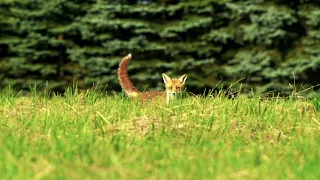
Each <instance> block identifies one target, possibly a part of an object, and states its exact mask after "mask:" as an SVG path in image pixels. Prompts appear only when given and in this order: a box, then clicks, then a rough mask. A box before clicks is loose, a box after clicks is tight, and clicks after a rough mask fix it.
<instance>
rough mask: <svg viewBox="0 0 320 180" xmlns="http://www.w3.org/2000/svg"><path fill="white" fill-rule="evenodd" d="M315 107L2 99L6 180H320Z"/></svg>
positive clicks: (0, 161) (82, 96)
mask: <svg viewBox="0 0 320 180" xmlns="http://www.w3.org/2000/svg"><path fill="white" fill-rule="evenodd" d="M315 104H316V103H315V101H313V102H311V101H310V102H309V101H307V100H291V99H287V100H284V99H276V98H275V99H269V100H261V99H260V98H259V97H253V98H247V97H245V96H242V95H240V96H239V97H237V98H235V99H228V98H226V97H223V96H222V95H218V96H216V97H212V96H206V97H203V96H202V97H200V96H199V97H196V96H190V97H187V98H185V99H179V100H176V101H174V102H173V103H172V104H170V105H168V106H167V105H165V104H163V103H159V102H154V103H145V104H141V103H139V101H134V100H130V99H128V98H126V97H125V96H123V95H108V94H106V93H103V92H100V91H97V90H87V91H79V90H77V89H76V88H69V89H67V90H66V92H65V94H63V95H54V94H50V93H49V92H47V93H45V94H39V93H37V91H36V90H35V89H32V88H31V93H30V94H29V95H27V96H21V95H19V94H16V93H14V92H12V91H10V90H7V91H4V92H3V93H1V94H0V174H1V177H2V178H3V179H13V178H15V179H26V178H28V179H31V178H32V179H33V178H36V179H41V178H48V179H58V178H63V179H66V178H68V179H86V178H87V179H88V178H90V179H119V178H121V179H142V178H149V179H150V178H151V179H159V178H160V179H177V178H179V179H199V178H200V179H203V178H207V179H209V178H216V179H237V178H238V179H260V178H263V179H274V178H276V179H318V178H319V177H320V171H319V169H320V150H319V147H320V123H319V122H320V118H319V112H318V109H317V107H315Z"/></svg>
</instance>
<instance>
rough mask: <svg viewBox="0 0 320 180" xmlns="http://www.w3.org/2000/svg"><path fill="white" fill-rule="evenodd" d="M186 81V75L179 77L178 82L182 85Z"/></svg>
mask: <svg viewBox="0 0 320 180" xmlns="http://www.w3.org/2000/svg"><path fill="white" fill-rule="evenodd" d="M186 80H187V74H184V75H182V76H181V77H179V81H180V82H181V83H182V84H184V83H185V82H186Z"/></svg>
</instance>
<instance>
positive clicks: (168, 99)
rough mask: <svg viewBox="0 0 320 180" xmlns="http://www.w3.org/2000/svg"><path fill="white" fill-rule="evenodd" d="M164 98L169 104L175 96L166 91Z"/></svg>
mask: <svg viewBox="0 0 320 180" xmlns="http://www.w3.org/2000/svg"><path fill="white" fill-rule="evenodd" d="M166 98H167V104H169V103H170V100H172V99H174V98H175V96H174V95H172V94H171V93H170V92H168V91H166Z"/></svg>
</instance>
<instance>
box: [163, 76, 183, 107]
mask: <svg viewBox="0 0 320 180" xmlns="http://www.w3.org/2000/svg"><path fill="white" fill-rule="evenodd" d="M162 78H163V82H164V84H165V85H166V94H167V103H168V101H169V99H171V98H173V97H174V96H175V95H176V94H178V93H180V92H181V90H182V89H183V87H184V84H185V82H186V80H187V74H184V75H182V76H181V77H179V78H170V77H169V76H168V75H166V74H165V73H162Z"/></svg>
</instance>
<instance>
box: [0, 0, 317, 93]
mask: <svg viewBox="0 0 320 180" xmlns="http://www.w3.org/2000/svg"><path fill="white" fill-rule="evenodd" d="M0 12H1V13H0V26H1V28H0V53H1V54H0V86H1V87H5V86H7V85H9V84H10V85H11V86H12V87H14V88H15V89H17V90H19V89H26V88H27V87H28V85H33V84H37V85H38V86H39V87H44V86H45V84H46V82H48V85H49V87H48V88H49V89H52V90H56V91H61V90H63V89H64V88H66V87H67V86H71V85H72V83H73V82H74V81H76V82H77V83H78V86H79V88H89V87H92V85H93V84H94V83H99V84H100V85H102V86H106V85H107V90H108V91H120V86H119V83H118V80H117V75H116V74H117V73H116V71H117V68H118V64H119V62H120V60H121V59H122V57H123V56H124V55H126V54H128V53H129V52H131V53H132V54H133V61H132V62H131V65H130V70H129V74H130V76H131V79H132V81H133V82H134V84H135V85H136V86H137V87H138V89H140V90H144V89H146V88H147V89H153V90H155V89H157V90H161V89H163V83H162V79H161V73H162V72H166V73H167V74H169V75H171V76H179V75H181V74H183V73H187V74H188V80H187V84H188V85H187V88H188V91H191V92H194V93H201V92H203V90H204V89H205V88H212V87H216V86H217V85H218V84H219V85H224V86H229V85H230V84H231V83H232V82H235V81H237V80H238V79H241V78H245V79H244V80H243V81H241V82H242V83H243V90H244V91H245V92H248V91H250V90H251V89H253V90H255V91H258V92H267V91H273V90H275V91H278V92H280V93H283V94H289V93H291V92H292V88H291V87H290V86H289V83H293V81H294V80H295V82H296V86H297V87H298V88H300V87H302V88H305V87H309V86H311V85H316V84H319V83H320V80H318V78H317V75H318V73H319V67H320V48H319V47H320V29H319V26H320V3H319V2H318V1H307V0H301V1H289V0H271V1H270V0H268V1H267V0H243V1H237V0H192V1H187V0H119V1H113V0H96V1H80V0H75V1H69V0H58V1H56V0H47V1H35V0H2V1H0Z"/></svg>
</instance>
